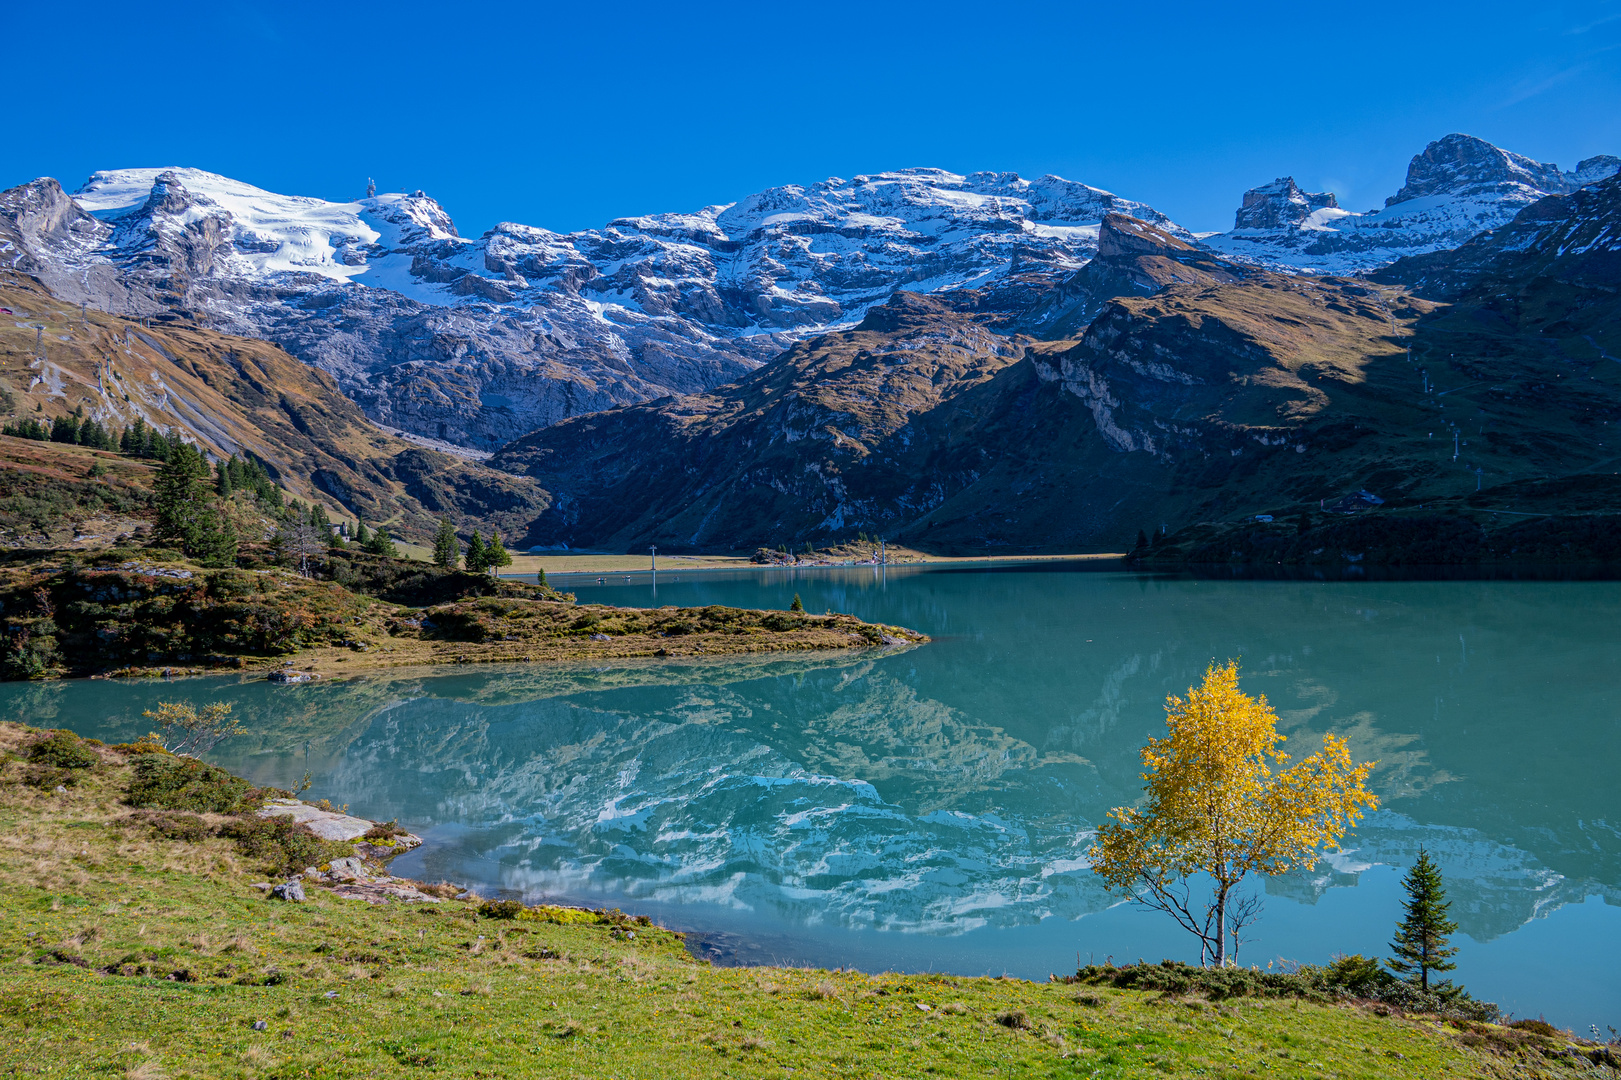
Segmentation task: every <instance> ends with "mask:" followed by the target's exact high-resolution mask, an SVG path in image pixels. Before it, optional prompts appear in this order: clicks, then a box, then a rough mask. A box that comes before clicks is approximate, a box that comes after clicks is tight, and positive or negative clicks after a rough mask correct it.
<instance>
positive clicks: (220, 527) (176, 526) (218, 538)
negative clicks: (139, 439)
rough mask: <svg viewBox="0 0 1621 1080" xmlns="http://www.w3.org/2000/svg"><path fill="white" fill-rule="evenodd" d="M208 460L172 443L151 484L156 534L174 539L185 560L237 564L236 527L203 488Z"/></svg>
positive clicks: (225, 564) (208, 564)
mask: <svg viewBox="0 0 1621 1080" xmlns="http://www.w3.org/2000/svg"><path fill="white" fill-rule="evenodd" d="M208 472H209V469H208V459H207V458H205V457H203V455H202V452H201V451H199V450H198V449H197V448H196V447H195V446H190V445H188V444H186V443H183V442H178V441H177V442H175V444H174V445H173V447H172V448H171V449H170V451H169V456H168V457H167V458H166V459H165V460H164V463H163V467H162V468H161V469H159V470H158V476H157V480H156V482H155V483H154V484H153V496H154V497H153V502H154V503H155V504H156V508H157V517H158V520H157V529H156V533H157V536H158V537H159V538H160V539H164V540H175V541H178V542H179V544H180V550H181V551H182V552H183V553H184V554H185V555H186V557H187V558H191V559H196V560H197V561H198V562H200V563H202V564H203V565H205V566H229V565H231V564H232V563H234V562H235V561H236V547H237V535H236V527H235V526H234V525H232V524H231V520H230V518H228V517H226V516H225V514H224V513H223V512H222V510H221V508H220V506H219V504H218V503H217V502H216V501H215V499H214V498H213V493H212V492H210V491H209V490H208V488H207V486H206V481H207V479H208Z"/></svg>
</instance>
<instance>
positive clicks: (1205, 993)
mask: <svg viewBox="0 0 1621 1080" xmlns="http://www.w3.org/2000/svg"><path fill="white" fill-rule="evenodd" d="M1064 981H1065V982H1072V983H1083V984H1086V985H1089V986H1114V987H1119V988H1120V989H1123V990H1159V991H1161V992H1163V993H1166V994H1171V995H1184V994H1198V995H1200V996H1202V997H1206V998H1209V999H1210V1000H1212V1001H1221V1000H1223V999H1226V998H1242V997H1271V998H1283V997H1288V998H1301V999H1304V1000H1307V1001H1325V1002H1326V1001H1335V1000H1344V999H1347V998H1354V999H1357V1000H1361V1001H1377V1002H1380V1003H1382V1004H1385V1005H1389V1006H1392V1007H1394V1008H1397V1009H1401V1010H1403V1011H1405V1012H1415V1013H1428V1014H1432V1015H1435V1016H1448V1017H1456V1018H1459V1019H1464V1020H1473V1021H1478V1022H1481V1023H1495V1022H1496V1021H1497V1019H1498V1018H1499V1016H1500V1015H1501V1013H1500V1011H1499V1010H1498V1008H1497V1006H1496V1005H1494V1004H1492V1003H1491V1002H1489V1001H1476V1000H1475V999H1474V998H1472V997H1470V996H1469V994H1468V993H1467V992H1466V991H1465V990H1464V989H1463V988H1462V987H1460V986H1453V985H1452V984H1450V983H1442V984H1439V985H1436V986H1432V987H1431V988H1430V989H1429V990H1427V991H1426V990H1422V989H1420V988H1419V987H1418V986H1416V985H1414V984H1413V983H1410V982H1407V981H1405V980H1403V979H1398V978H1397V977H1396V976H1394V975H1392V974H1391V973H1390V972H1388V971H1386V970H1385V969H1384V968H1383V967H1381V966H1380V965H1379V962H1378V961H1377V960H1374V959H1371V958H1369V957H1365V956H1342V957H1337V958H1336V959H1335V960H1334V962H1333V963H1331V964H1328V965H1326V966H1322V967H1317V966H1313V965H1309V964H1308V965H1303V966H1302V967H1301V968H1300V970H1299V971H1296V972H1283V971H1261V970H1258V969H1256V968H1238V967H1231V968H1201V967H1193V966H1192V965H1190V964H1182V963H1177V962H1176V961H1173V960H1163V961H1161V962H1160V963H1158V964H1127V965H1125V966H1123V967H1114V966H1113V965H1109V966H1099V965H1096V964H1093V965H1090V966H1087V967H1083V968H1081V969H1079V970H1078V971H1076V973H1075V976H1074V977H1073V978H1066V979H1065V980H1064Z"/></svg>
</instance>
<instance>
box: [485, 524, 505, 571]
mask: <svg viewBox="0 0 1621 1080" xmlns="http://www.w3.org/2000/svg"><path fill="white" fill-rule="evenodd" d="M484 565H485V566H487V567H489V568H490V571H491V572H492V573H494V574H495V575H496V576H497V577H499V576H500V571H501V568H502V567H503V566H511V565H512V556H511V555H510V554H508V553H507V546H506V545H505V544H503V543H501V534H500V533H498V532H496V531H495V530H494V529H491V530H490V542H489V545H488V546H486V547H485V549H484Z"/></svg>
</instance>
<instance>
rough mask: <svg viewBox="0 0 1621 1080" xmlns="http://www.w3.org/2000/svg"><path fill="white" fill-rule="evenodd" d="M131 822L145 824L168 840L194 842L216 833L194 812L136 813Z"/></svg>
mask: <svg viewBox="0 0 1621 1080" xmlns="http://www.w3.org/2000/svg"><path fill="white" fill-rule="evenodd" d="M130 821H131V822H133V823H137V824H141V825H146V826H148V827H149V828H151V830H152V831H153V832H155V833H156V834H157V835H159V836H161V837H164V838H165V839H168V840H182V841H184V842H186V843H188V844H196V843H199V842H201V841H203V840H206V839H208V838H209V837H210V836H214V835H216V834H217V832H216V830H215V829H214V827H213V826H211V825H209V824H208V822H206V821H204V820H203V819H202V818H200V817H198V816H197V815H196V814H183V813H180V814H177V813H152V812H150V811H148V812H146V813H142V814H137V815H135V816H134V817H132V818H131V819H130Z"/></svg>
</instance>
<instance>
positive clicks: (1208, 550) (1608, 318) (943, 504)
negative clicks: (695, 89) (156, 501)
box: [0, 134, 1621, 561]
mask: <svg viewBox="0 0 1621 1080" xmlns="http://www.w3.org/2000/svg"><path fill="white" fill-rule="evenodd" d="M1618 168H1621V159H1617V158H1615V157H1609V156H1602V157H1595V158H1589V159H1588V160H1585V161H1582V162H1579V163H1578V164H1577V165H1576V166H1575V167H1574V168H1573V169H1571V170H1564V169H1561V168H1559V167H1558V166H1555V165H1551V164H1545V163H1539V162H1535V161H1532V160H1531V159H1528V158H1525V157H1522V156H1520V155H1517V154H1513V153H1510V152H1508V151H1505V150H1501V149H1499V148H1497V147H1495V146H1492V145H1491V144H1489V143H1486V142H1484V141H1483V140H1480V139H1477V138H1474V137H1471V136H1467V135H1456V134H1455V135H1448V136H1446V137H1445V138H1442V139H1440V140H1437V141H1436V142H1433V143H1431V144H1430V145H1429V146H1428V147H1426V148H1425V149H1424V150H1423V151H1422V152H1421V153H1419V154H1417V155H1415V156H1414V157H1413V159H1412V161H1411V163H1410V165H1409V167H1408V172H1407V178H1406V183H1405V184H1404V185H1403V187H1402V188H1401V189H1400V190H1399V191H1398V192H1396V193H1395V194H1394V195H1392V196H1391V198H1390V199H1388V200H1387V203H1386V205H1385V206H1384V207H1383V208H1380V209H1377V210H1371V211H1369V212H1367V213H1363V214H1356V213H1350V212H1348V211H1346V210H1344V209H1342V208H1340V207H1339V206H1338V205H1337V202H1336V199H1335V197H1334V196H1333V195H1332V194H1331V193H1320V194H1318V193H1310V192H1306V191H1303V190H1301V189H1300V187H1299V186H1298V185H1297V184H1296V183H1295V182H1294V180H1293V179H1291V178H1289V177H1283V178H1279V179H1277V180H1275V181H1273V182H1271V183H1268V184H1265V185H1262V186H1259V187H1257V188H1254V189H1252V190H1250V191H1248V192H1245V193H1244V194H1243V196H1242V198H1241V205H1240V208H1239V209H1238V211H1237V213H1236V215H1235V227H1234V229H1233V230H1232V231H1230V232H1226V233H1218V234H1210V235H1195V234H1194V233H1192V232H1190V231H1189V230H1187V229H1185V228H1183V227H1181V226H1180V225H1178V224H1177V223H1176V222H1174V221H1172V220H1170V219H1169V218H1168V217H1166V216H1165V215H1164V214H1162V213H1160V212H1159V211H1157V210H1155V209H1154V208H1153V207H1151V206H1148V205H1146V204H1144V203H1141V202H1135V201H1132V200H1130V199H1127V198H1122V197H1120V196H1117V195H1114V194H1111V193H1109V192H1106V191H1103V190H1100V189H1098V188H1095V187H1090V186H1088V185H1085V184H1082V183H1077V182H1073V181H1069V180H1064V179H1061V178H1059V177H1054V176H1045V177H1041V178H1039V179H1035V180H1026V179H1023V178H1021V177H1019V176H1017V175H1014V174H1011V173H990V172H983V173H973V174H971V175H967V176H962V175H956V174H952V173H947V172H943V171H940V170H936V169H907V170H902V171H898V172H888V173H880V174H876V175H870V176H857V177H854V178H852V179H840V178H830V179H828V180H825V181H822V182H821V183H817V184H813V185H810V186H805V187H801V186H785V187H780V188H773V189H770V190H767V191H764V192H760V193H758V194H756V195H752V196H749V197H747V198H744V199H742V200H740V201H738V202H736V203H732V204H728V205H716V206H710V207H705V208H702V209H700V210H697V211H694V212H688V213H668V214H656V215H649V216H645V217H635V218H621V219H618V220H615V221H613V222H610V223H609V224H608V225H606V226H605V227H603V228H602V229H599V230H589V231H584V232H577V233H569V234H562V233H555V232H550V231H548V230H546V229H543V228H538V227H532V226H527V225H518V224H512V223H502V224H499V225H497V226H496V227H495V228H494V229H492V230H490V231H489V232H487V233H485V234H484V235H483V236H481V237H478V238H476V239H473V238H465V237H462V236H460V235H459V234H458V232H457V230H456V228H455V226H454V224H453V223H452V221H451V218H450V216H449V215H448V214H447V213H446V212H445V210H444V209H443V208H442V207H440V206H439V205H438V204H437V203H436V202H434V201H433V199H431V198H430V197H428V196H427V195H426V194H425V193H423V192H420V191H418V192H415V193H412V194H381V195H378V194H370V193H369V194H367V195H366V196H365V197H363V198H356V199H354V200H352V201H349V202H327V201H323V200H319V199H313V198H305V197H294V196H283V195H276V194H272V193H269V192H265V191H261V190H259V189H257V188H254V187H251V186H249V185H247V184H245V183H241V182H238V181H235V180H231V179H228V178H225V177H221V176H217V175H213V174H210V173H206V172H201V171H198V170H195V169H187V168H167V169H123V170H113V171H108V172H100V173H96V174H94V175H93V176H91V177H90V178H89V180H88V181H86V182H85V183H84V184H83V185H81V186H80V187H79V188H78V189H77V190H76V191H74V192H72V193H69V192H68V191H66V190H65V189H64V188H63V187H62V186H61V185H60V184H59V183H58V182H57V181H55V180H52V179H49V178H42V179H39V180H35V181H33V182H31V183H29V184H25V185H23V186H21V187H17V188H13V189H11V190H10V191H7V192H4V193H0V260H4V266H5V268H6V270H5V280H4V281H3V282H0V285H4V287H5V289H6V292H5V303H6V305H7V307H8V309H9V312H8V314H6V315H5V316H4V317H3V322H0V349H3V351H4V357H3V359H4V361H5V364H6V370H5V372H4V375H5V378H6V380H7V385H6V386H3V387H0V390H4V391H5V395H6V396H5V398H4V404H5V406H6V408H9V409H10V410H11V412H12V413H13V414H14V415H16V416H25V415H34V416H42V417H44V418H45V419H47V420H49V419H50V418H51V417H53V416H56V415H61V414H64V413H69V412H73V411H74V410H81V411H82V413H83V414H84V415H88V416H91V417H93V418H95V419H96V420H97V421H98V422H100V423H101V424H102V425H104V426H105V427H108V428H114V429H116V428H123V427H127V426H128V425H130V424H132V423H134V422H135V420H136V419H137V418H140V419H142V420H144V421H145V422H146V423H148V424H154V425H158V426H160V427H168V428H175V429H178V430H180V431H181V432H182V433H183V435H184V437H187V438H190V439H192V440H194V441H196V442H198V443H199V444H200V445H202V446H203V447H204V449H205V450H206V451H207V452H208V453H209V454H210V455H211V456H217V457H223V456H226V455H229V454H242V453H244V452H249V453H252V454H253V456H254V457H255V458H256V459H258V460H260V461H262V462H264V463H265V464H266V467H267V469H269V470H270V471H271V472H272V474H273V475H274V478H275V479H276V480H277V482H278V483H280V484H282V485H283V486H284V487H286V488H287V490H289V491H293V492H296V493H299V494H300V496H301V497H308V498H314V499H318V500H320V501H323V502H325V503H326V504H327V505H328V506H329V507H330V509H331V510H332V511H334V512H336V513H339V514H341V515H342V516H345V517H355V516H365V517H366V518H367V519H368V520H389V521H392V522H394V525H393V527H394V528H396V529H397V530H399V532H400V533H401V534H403V535H405V536H406V537H408V538H409V537H419V538H420V537H421V536H423V535H425V533H426V530H427V529H428V528H429V527H430V526H431V523H432V520H433V518H434V517H435V516H448V517H450V518H451V519H452V521H453V522H454V523H455V524H456V525H457V526H458V528H459V529H461V530H462V531H463V532H464V533H465V532H467V531H470V530H471V529H474V528H487V527H499V528H500V529H501V530H502V532H503V535H506V536H508V537H509V538H511V539H512V540H514V541H516V542H518V543H520V544H522V546H525V547H528V546H532V545H538V546H542V547H561V546H568V547H589V548H597V549H603V550H621V551H622V550H631V549H635V548H639V547H642V546H645V545H646V544H658V545H660V547H661V548H666V549H670V550H675V551H680V550H708V551H722V550H724V551H736V550H745V551H746V550H751V549H754V548H756V547H764V548H776V547H778V546H779V545H781V546H783V547H786V546H788V545H790V544H792V545H796V546H797V545H799V544H802V543H804V542H807V541H814V542H828V541H833V540H837V539H840V538H842V537H847V536H849V535H852V534H854V533H855V532H857V531H865V532H872V533H875V534H879V535H883V536H885V537H888V538H891V539H895V540H900V541H903V542H906V543H908V544H910V545H912V546H915V547H919V548H922V549H925V550H930V551H938V552H941V553H970V552H986V551H997V552H1012V551H1035V550H1048V551H1078V550H1122V549H1124V548H1125V547H1128V546H1131V545H1132V544H1133V543H1134V542H1135V540H1136V538H1137V537H1138V535H1139V530H1143V531H1145V532H1153V533H1155V534H1156V536H1160V535H1163V536H1164V538H1165V540H1166V542H1165V543H1164V544H1161V545H1159V546H1158V547H1157V548H1156V549H1155V551H1156V555H1155V557H1157V558H1161V559H1169V560H1172V561H1174V560H1176V559H1190V558H1194V557H1195V556H1197V557H1198V558H1200V559H1202V560H1204V561H1209V560H1211V559H1215V560H1217V561H1228V560H1231V559H1235V558H1236V559H1240V560H1244V561H1269V560H1272V559H1273V558H1274V557H1276V560H1277V561H1284V560H1285V558H1287V559H1289V560H1293V561H1299V560H1301V559H1307V558H1310V557H1332V558H1339V557H1340V556H1341V553H1342V551H1349V552H1350V553H1351V554H1355V555H1357V556H1358V558H1360V557H1361V550H1362V549H1369V550H1381V551H1386V550H1387V549H1388V551H1387V554H1389V557H1390V558H1399V557H1401V556H1400V554H1399V552H1400V551H1401V550H1407V551H1408V552H1409V554H1410V553H1411V550H1412V548H1411V545H1410V544H1409V545H1408V546H1407V547H1406V548H1403V546H1402V543H1403V542H1402V541H1400V539H1399V537H1400V536H1403V535H1407V534H1408V533H1411V534H1413V535H1418V534H1420V533H1422V534H1424V535H1428V536H1434V535H1439V533H1437V526H1436V525H1435V520H1436V519H1435V515H1436V514H1438V513H1440V514H1443V515H1445V519H1446V522H1447V524H1446V526H1445V528H1444V529H1441V532H1442V533H1445V534H1446V535H1447V536H1449V537H1451V538H1452V539H1451V540H1449V541H1448V542H1447V545H1444V550H1442V549H1437V550H1434V551H1430V552H1429V555H1430V556H1432V557H1434V558H1435V559H1438V560H1439V561H1451V560H1454V559H1456V558H1483V557H1498V556H1501V557H1507V556H1509V555H1511V554H1514V553H1516V552H1521V553H1523V552H1539V553H1541V555H1542V556H1546V557H1560V553H1564V554H1565V555H1570V556H1571V557H1574V555H1575V554H1581V553H1586V554H1591V553H1592V552H1593V550H1594V549H1593V542H1592V535H1597V534H1595V533H1594V529H1597V528H1598V524H1597V522H1598V521H1599V518H1601V517H1603V515H1598V516H1597V517H1595V514H1597V512H1598V511H1601V510H1605V509H1607V508H1609V507H1611V506H1613V505H1614V498H1613V496H1615V495H1616V494H1621V478H1618V477H1617V475H1616V469H1617V466H1616V465H1615V462H1616V461H1617V460H1621V448H1617V447H1613V446H1609V445H1608V444H1609V443H1610V442H1611V441H1613V440H1616V439H1621V433H1611V432H1609V431H1608V428H1609V427H1610V426H1615V423H1616V422H1617V421H1621V367H1618V366H1613V365H1621V360H1618V359H1617V354H1618V353H1621V339H1618V336H1617V334H1616V332H1615V328H1616V326H1617V316H1618V315H1621V310H1618V308H1617V303H1618V299H1617V298H1618V295H1621V294H1618V289H1621V225H1618V222H1621V178H1617V176H1616V173H1617V170H1618ZM311 416H319V417H320V421H319V422H318V423H311V422H309V419H308V418H309V417H311ZM5 441H6V442H8V443H9V442H13V441H14V440H10V439H7V440H5ZM1375 508H1376V509H1375ZM1328 509H1336V510H1340V511H1346V512H1348V513H1347V514H1345V515H1344V517H1343V520H1342V519H1339V518H1336V519H1335V520H1334V521H1333V522H1332V523H1329V524H1325V523H1324V522H1323V521H1322V520H1318V519H1311V520H1298V521H1297V518H1298V517H1299V515H1300V514H1301V512H1302V511H1307V512H1310V513H1313V514H1318V515H1319V518H1320V517H1321V515H1320V511H1323V510H1328ZM1503 511H1514V512H1515V513H1517V514H1529V515H1552V516H1551V517H1548V518H1542V517H1535V516H1533V517H1529V518H1528V517H1518V518H1515V517H1508V518H1504V517H1502V516H1500V515H1501V512H1503ZM1351 512H1354V513H1351ZM1257 516H1260V517H1264V518H1270V519H1275V520H1274V521H1273V523H1272V525H1270V526H1267V528H1268V529H1273V530H1274V531H1275V535H1274V534H1273V532H1267V531H1266V529H1263V530H1262V532H1263V533H1265V535H1260V534H1257V533H1255V531H1254V530H1255V528H1257V527H1259V525H1266V522H1260V523H1259V525H1258V524H1257ZM1577 517H1579V518H1581V519H1582V524H1581V525H1580V529H1586V530H1587V532H1586V533H1583V534H1582V535H1583V536H1587V537H1588V539H1587V540H1581V539H1580V538H1578V539H1577V540H1576V541H1573V540H1572V539H1571V538H1572V536H1574V535H1575V533H1573V532H1572V531H1571V530H1572V529H1573V528H1576V526H1573V525H1572V524H1571V522H1572V521H1573V520H1574V519H1575V518H1577ZM1285 518H1287V522H1288V524H1287V529H1285V527H1284V519H1285ZM1375 518H1377V519H1378V520H1379V521H1381V522H1383V523H1384V524H1382V525H1381V526H1379V528H1378V529H1376V530H1375V532H1376V533H1377V534H1378V535H1377V536H1374V535H1372V534H1370V535H1369V536H1359V537H1352V538H1349V539H1347V538H1346V537H1345V536H1342V535H1341V533H1343V532H1344V531H1345V529H1347V528H1349V527H1350V526H1351V524H1355V525H1356V527H1357V528H1364V527H1365V526H1366V525H1367V522H1368V521H1371V520H1373V519H1375ZM1514 520H1518V521H1521V522H1526V521H1541V522H1543V524H1541V525H1533V526H1526V525H1523V524H1522V525H1521V526H1518V527H1517V528H1518V529H1519V531H1518V532H1514V533H1512V535H1510V533H1509V532H1508V531H1505V530H1506V528H1507V527H1506V526H1504V525H1502V522H1504V521H1514ZM1605 520H1606V521H1607V519H1605ZM1549 521H1558V522H1559V524H1558V525H1557V527H1555V526H1550V525H1548V524H1547V522H1549ZM1325 529H1326V530H1330V531H1332V530H1335V529H1338V530H1340V532H1338V533H1334V534H1333V535H1332V536H1329V535H1328V534H1327V533H1325V532H1323V530H1325ZM1580 529H1577V532H1580ZM1608 529H1609V526H1608V524H1605V525H1604V528H1603V529H1600V530H1599V531H1600V532H1604V531H1605V530H1608ZM1404 530H1406V531H1405V532H1404ZM1448 530H1450V531H1448ZM1460 530H1461V531H1460ZM1610 531H1613V530H1610ZM1606 535H1607V533H1606ZM1392 537H1396V538H1397V539H1391V538H1392ZM1572 544H1574V546H1572ZM1347 545H1349V546H1347ZM1359 545H1360V546H1359ZM1381 545H1384V546H1383V547H1381ZM1560 545H1564V546H1562V547H1561V546H1560ZM1286 549H1287V550H1286ZM1352 549H1355V550H1352ZM1325 551H1327V552H1328V553H1329V555H1328V556H1323V552H1325ZM1345 557H1347V558H1349V557H1350V554H1347V555H1345ZM1370 561H1372V560H1370Z"/></svg>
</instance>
